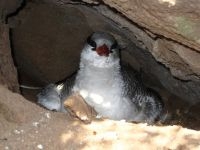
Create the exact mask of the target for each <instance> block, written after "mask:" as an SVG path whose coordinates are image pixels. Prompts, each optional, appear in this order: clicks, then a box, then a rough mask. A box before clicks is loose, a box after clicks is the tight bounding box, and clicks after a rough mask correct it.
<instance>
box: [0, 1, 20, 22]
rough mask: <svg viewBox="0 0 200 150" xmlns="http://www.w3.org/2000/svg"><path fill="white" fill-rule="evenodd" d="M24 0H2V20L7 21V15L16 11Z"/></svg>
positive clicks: (0, 6)
mask: <svg viewBox="0 0 200 150" xmlns="http://www.w3.org/2000/svg"><path fill="white" fill-rule="evenodd" d="M22 1H23V0H0V21H1V22H5V21H6V17H7V16H8V15H10V14H12V13H14V12H15V11H16V10H17V9H18V8H19V7H20V6H21V4H22Z"/></svg>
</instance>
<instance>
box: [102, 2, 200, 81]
mask: <svg viewBox="0 0 200 150" xmlns="http://www.w3.org/2000/svg"><path fill="white" fill-rule="evenodd" d="M103 1H104V2H105V3H106V4H108V5H109V6H110V7H113V8H115V9H116V10H118V11H119V12H121V13H122V14H123V15H125V16H126V17H127V18H129V19H130V20H131V21H133V22H134V23H136V24H138V25H139V26H140V27H141V28H143V30H144V32H146V33H147V34H148V35H149V36H150V37H151V38H152V39H153V41H152V43H151V44H152V45H149V42H146V41H145V40H143V42H144V44H145V45H146V46H147V48H148V49H149V50H150V52H152V50H153V49H154V51H153V52H152V54H153V55H154V57H155V58H156V60H158V61H160V62H161V63H163V64H164V65H165V66H166V67H168V68H169V69H170V71H171V73H172V74H173V75H174V76H175V77H178V78H180V79H182V80H196V79H199V77H200V67H199V66H200V61H199V60H200V42H199V41H200V36H199V35H200V30H199V25H200V19H199V16H200V12H199V11H198V10H199V9H200V4H199V1H198V0H189V1H188V0H157V1H155V0H135V1H131V0H125V1H121V0H116V1H113V0H103ZM122 26H123V23H122ZM148 38H149V37H146V39H148ZM143 39H144V38H143ZM154 40H155V41H154ZM163 43H165V44H164V45H163ZM158 45H159V49H158V48H157V46H158ZM165 46H167V47H168V49H167V48H166V47H165ZM169 47H170V49H169ZM162 49H165V52H166V53H169V54H167V55H168V56H166V55H161V54H163V53H162V51H163V50H162ZM169 57H171V58H169ZM172 59H173V60H172ZM171 60H172V61H171ZM176 62H178V63H177V64H174V63H176ZM182 65H183V67H184V69H183V67H182Z"/></svg>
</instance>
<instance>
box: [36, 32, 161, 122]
mask: <svg viewBox="0 0 200 150" xmlns="http://www.w3.org/2000/svg"><path fill="white" fill-rule="evenodd" d="M59 88H60V89H59ZM44 91H45V92H44ZM77 92H78V93H79V94H80V95H81V96H82V97H83V98H84V99H85V101H86V103H87V104H88V105H90V106H91V107H93V108H94V109H95V110H96V112H97V113H98V114H99V115H100V116H103V117H108V118H110V119H114V120H127V121H136V122H148V123H152V122H154V121H155V119H156V118H158V117H159V115H160V114H161V111H162V108H163V104H162V102H161V101H160V98H159V96H157V95H156V94H155V93H154V92H152V91H150V90H149V89H147V88H146V87H145V86H144V85H143V84H142V82H141V81H140V80H138V79H137V76H136V72H135V71H134V70H133V69H132V68H130V67H129V66H126V65H121V64H120V57H119V48H118V44H117V41H116V40H115V38H114V37H113V36H112V35H110V34H107V33H104V32H95V33H93V34H92V35H91V36H90V37H89V38H88V39H87V42H86V44H85V46H84V47H83V50H82V53H81V59H80V67H79V70H78V72H77V74H75V75H74V76H72V77H70V78H68V79H67V80H66V81H65V82H64V83H62V84H57V85H52V84H51V86H47V87H46V88H45V89H44V90H43V91H42V92H41V93H39V94H38V103H40V104H41V105H43V106H44V107H46V108H48V109H50V110H57V111H65V109H64V107H63V101H64V100H65V99H66V97H68V96H69V95H71V94H72V93H77Z"/></svg>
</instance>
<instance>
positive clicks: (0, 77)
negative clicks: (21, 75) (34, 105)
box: [0, 23, 19, 92]
mask: <svg viewBox="0 0 200 150" xmlns="http://www.w3.org/2000/svg"><path fill="white" fill-rule="evenodd" d="M0 35H1V36H0V84H3V85H5V86H7V87H8V88H9V89H10V90H12V91H15V92H19V85H18V79H17V70H16V68H15V66H14V63H13V59H12V55H11V48H10V38H9V28H8V26H7V25H5V24H1V23H0Z"/></svg>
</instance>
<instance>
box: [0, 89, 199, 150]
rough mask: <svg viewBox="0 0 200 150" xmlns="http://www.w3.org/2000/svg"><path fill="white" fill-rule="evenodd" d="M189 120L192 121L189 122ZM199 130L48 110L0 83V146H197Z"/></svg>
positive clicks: (20, 149) (14, 149) (25, 149)
mask: <svg viewBox="0 0 200 150" xmlns="http://www.w3.org/2000/svg"><path fill="white" fill-rule="evenodd" d="M191 124H192V122H191ZM195 125H197V124H195ZM199 139H200V131H198V130H193V129H189V128H187V127H183V126H180V125H169V124H168V125H153V126H149V125H147V124H143V123H139V124H135V123H127V122H125V121H112V120H94V121H92V123H90V124H84V123H83V122H81V121H79V120H77V119H76V118H73V117H71V116H69V115H68V114H63V113H58V112H51V111H48V110H45V109H43V108H41V107H40V106H38V105H36V104H35V103H32V102H30V101H27V100H26V99H25V98H23V97H22V96H21V95H19V94H15V93H12V92H10V91H9V90H7V89H6V88H4V87H2V86H0V149H2V150H4V149H5V150H40V149H48V150H55V149H56V150H65V149H66V150H68V149H71V150H76V149H83V150H84V149H95V150H97V149H113V150H116V149H126V150H129V149H184V150H185V149H190V150H191V149H200V140H199Z"/></svg>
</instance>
